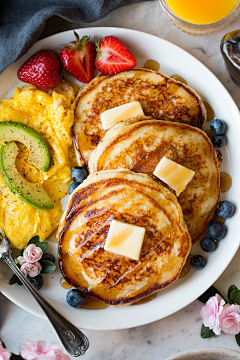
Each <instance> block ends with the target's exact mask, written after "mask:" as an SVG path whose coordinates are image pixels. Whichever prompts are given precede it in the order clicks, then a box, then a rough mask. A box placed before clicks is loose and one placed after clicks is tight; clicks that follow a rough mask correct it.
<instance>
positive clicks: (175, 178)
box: [153, 156, 195, 196]
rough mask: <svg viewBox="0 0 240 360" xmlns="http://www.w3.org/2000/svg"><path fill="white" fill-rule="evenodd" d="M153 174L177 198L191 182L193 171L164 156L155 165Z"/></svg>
mask: <svg viewBox="0 0 240 360" xmlns="http://www.w3.org/2000/svg"><path fill="white" fill-rule="evenodd" d="M153 174H154V175H155V176H157V177H158V178H159V179H161V180H162V181H163V182H165V183H166V184H167V185H168V186H170V187H171V188H172V189H173V190H175V191H176V195H177V196H178V195H179V194H180V193H181V192H182V191H183V190H185V189H186V187H187V184H188V183H189V182H190V181H191V180H192V178H193V176H194V174H195V171H193V170H191V169H188V168H187V167H185V166H182V165H180V164H178V163H176V162H175V161H172V160H170V159H167V158H166V157H165V156H164V157H163V158H162V159H161V161H159V163H158V164H157V166H156V168H155V170H154V172H153Z"/></svg>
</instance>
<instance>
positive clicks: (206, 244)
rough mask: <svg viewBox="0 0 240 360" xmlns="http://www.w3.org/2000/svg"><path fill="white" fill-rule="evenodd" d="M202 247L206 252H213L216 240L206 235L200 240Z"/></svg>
mask: <svg viewBox="0 0 240 360" xmlns="http://www.w3.org/2000/svg"><path fill="white" fill-rule="evenodd" d="M200 245H201V248H202V249H203V250H204V251H206V252H211V251H213V250H215V247H216V243H215V241H214V240H212V239H209V238H208V237H205V238H203V239H202V240H201V242H200Z"/></svg>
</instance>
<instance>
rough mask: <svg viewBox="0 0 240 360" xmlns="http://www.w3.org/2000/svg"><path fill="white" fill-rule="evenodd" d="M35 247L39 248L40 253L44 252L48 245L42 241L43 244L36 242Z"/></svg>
mask: <svg viewBox="0 0 240 360" xmlns="http://www.w3.org/2000/svg"><path fill="white" fill-rule="evenodd" d="M36 246H37V247H39V248H40V249H41V250H42V252H44V251H46V250H47V247H48V243H47V242H46V241H43V242H38V243H37V244H36Z"/></svg>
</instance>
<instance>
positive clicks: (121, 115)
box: [100, 101, 144, 130]
mask: <svg viewBox="0 0 240 360" xmlns="http://www.w3.org/2000/svg"><path fill="white" fill-rule="evenodd" d="M137 116H144V112H143V109H142V105H141V103H140V102H139V101H133V102H130V103H127V104H123V105H120V106H116V107H114V108H112V109H109V110H106V111H104V112H103V113H102V114H101V115H100V119H101V122H102V126H103V129H104V130H108V129H110V128H111V127H112V126H113V125H115V124H116V123H118V122H119V121H122V120H127V119H131V118H134V117H137Z"/></svg>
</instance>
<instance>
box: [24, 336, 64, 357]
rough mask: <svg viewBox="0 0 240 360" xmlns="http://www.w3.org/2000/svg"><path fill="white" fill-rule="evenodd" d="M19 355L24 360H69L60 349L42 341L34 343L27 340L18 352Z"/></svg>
mask: <svg viewBox="0 0 240 360" xmlns="http://www.w3.org/2000/svg"><path fill="white" fill-rule="evenodd" d="M20 355H21V357H22V358H23V359H25V360H70V357H69V356H68V355H64V354H63V352H62V349H61V348H60V347H58V346H55V345H50V344H48V343H46V342H44V341H37V342H36V343H35V342H33V341H30V340H27V345H23V348H22V349H21V350H20Z"/></svg>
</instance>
